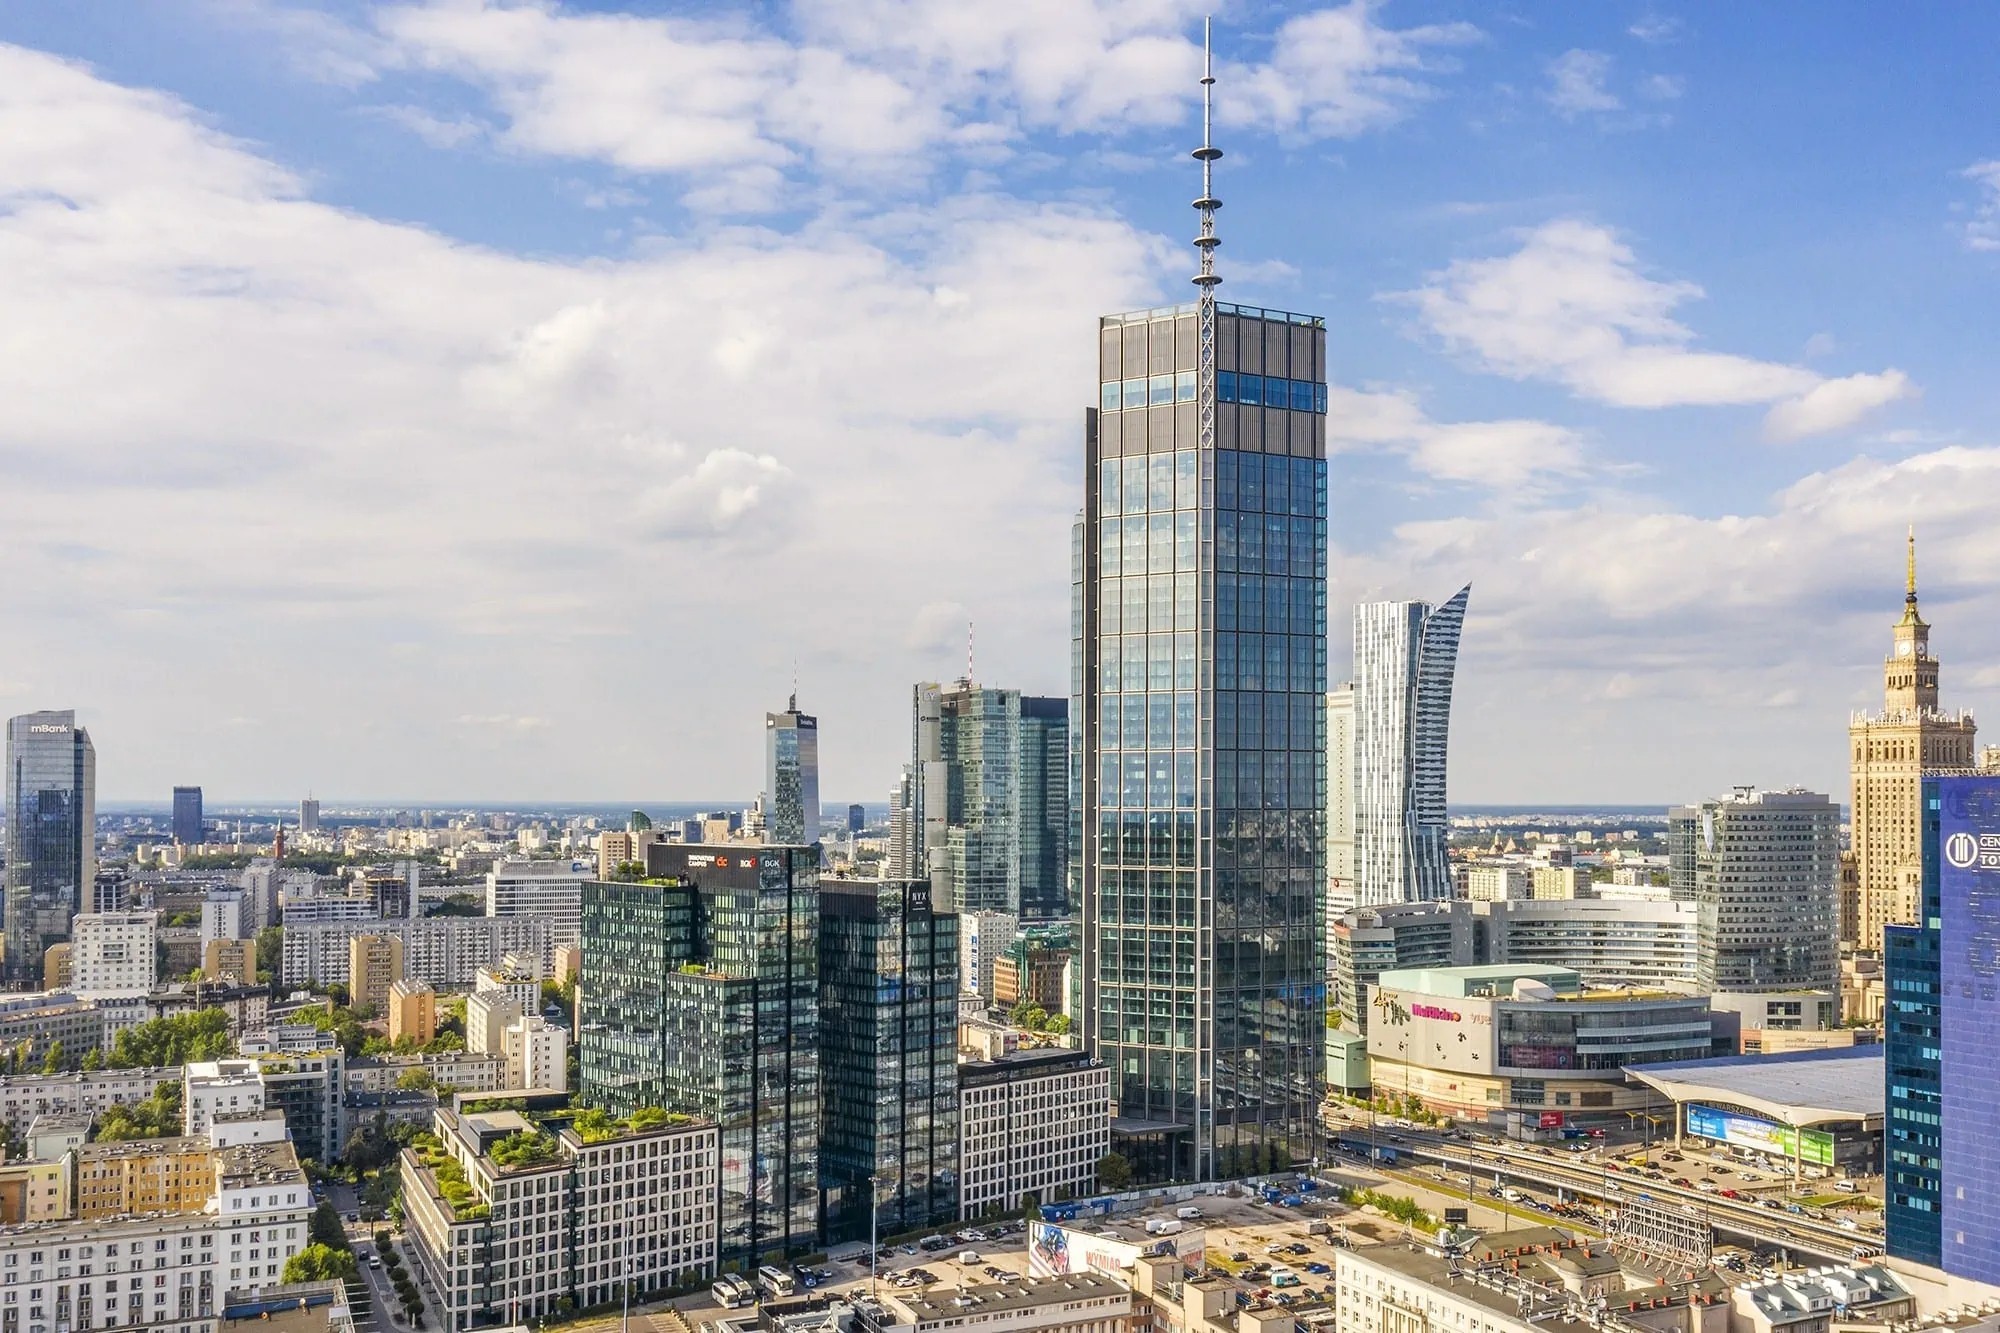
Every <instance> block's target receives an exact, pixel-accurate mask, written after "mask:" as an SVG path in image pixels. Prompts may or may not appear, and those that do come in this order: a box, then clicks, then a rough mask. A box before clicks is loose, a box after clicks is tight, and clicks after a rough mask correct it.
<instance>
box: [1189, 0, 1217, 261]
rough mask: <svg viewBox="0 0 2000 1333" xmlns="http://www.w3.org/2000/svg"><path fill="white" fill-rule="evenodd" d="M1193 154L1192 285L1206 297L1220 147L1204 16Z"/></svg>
mask: <svg viewBox="0 0 2000 1333" xmlns="http://www.w3.org/2000/svg"><path fill="white" fill-rule="evenodd" d="M1194 155H1195V158H1196V159H1197V160H1198V161H1200V163H1201V198H1199V199H1197V200H1195V201H1194V206H1195V209H1196V210H1197V211H1198V212H1199V213H1200V214H1201V235H1199V236H1197V237H1195V238H1194V244H1195V249H1197V250H1199V251H1200V252H1201V272H1199V273H1197V274H1195V276H1194V285H1195V286H1197V287H1199V288H1201V295H1202V299H1203V300H1208V299H1211V297H1212V295H1213V293H1214V291H1215V286H1216V284H1217V283H1219V282H1221V281H1222V278H1221V276H1220V275H1218V274H1217V273H1216V271H1215V247H1216V246H1218V245H1221V244H1222V240H1221V238H1220V237H1218V236H1217V235H1216V234H1215V210H1216V209H1218V208H1221V207H1222V201H1221V200H1220V199H1217V198H1216V197H1215V175H1214V173H1215V160H1216V159H1217V158H1219V157H1221V156H1222V150H1221V149H1220V148H1217V147H1216V146H1215V52H1214V50H1213V49H1212V47H1211V45H1210V43H1209V20H1208V19H1203V20H1202V21H1201V147H1199V148H1197V149H1195V150H1194Z"/></svg>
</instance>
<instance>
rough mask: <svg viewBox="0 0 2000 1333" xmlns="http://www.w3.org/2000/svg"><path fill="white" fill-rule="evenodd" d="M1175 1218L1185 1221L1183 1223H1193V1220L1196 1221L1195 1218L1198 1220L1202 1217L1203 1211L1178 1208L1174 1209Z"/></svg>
mask: <svg viewBox="0 0 2000 1333" xmlns="http://www.w3.org/2000/svg"><path fill="white" fill-rule="evenodd" d="M1174 1216H1175V1217H1178V1218H1180V1219H1181V1221H1183V1222H1190V1221H1193V1220H1194V1219H1195V1218H1197V1217H1200V1216H1201V1209H1199V1208H1176V1209H1174Z"/></svg>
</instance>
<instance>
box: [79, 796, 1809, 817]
mask: <svg viewBox="0 0 2000 1333" xmlns="http://www.w3.org/2000/svg"><path fill="white" fill-rule="evenodd" d="M202 799H203V804H204V806H205V807H206V809H205V811H204V813H209V812H215V813H221V812H241V813H245V814H272V813H276V812H279V811H291V812H293V813H296V812H297V810H298V805H299V802H300V801H301V800H316V801H318V802H319V803H320V805H321V807H322V808H323V809H324V810H325V811H327V812H329V813H334V812H338V811H339V810H341V809H343V808H346V809H357V810H367V811H381V810H433V811H482V812H491V813H508V812H531V813H540V812H545V811H577V812H587V813H599V812H602V811H607V810H618V811H632V810H639V811H643V812H646V813H648V814H650V813H652V812H653V811H655V810H659V811H666V812H670V813H674V814H692V813H694V812H696V811H701V810H722V811H740V810H744V809H747V808H748V805H749V803H748V802H745V801H742V800H705V801H704V800H687V799H677V800H637V801H634V800H604V801H522V800H513V801H508V800H475V801H465V800H439V799H437V798H435V797H427V798H414V797H368V798H365V799H363V798H356V797H349V796H339V797H333V796H315V797H293V798H286V799H279V798H275V797H258V798H239V797H230V798H226V799H220V800H218V799H215V798H211V797H208V796H206V795H204V796H203V798H202ZM1688 804H1691V802H1690V801H1688V800H1685V799H1682V800H1673V801H1657V802H1649V801H1607V802H1602V803H1596V804H1593V803H1590V802H1586V801H1543V802H1534V801H1465V802H1456V801H1454V802H1448V803H1447V804H1446V806H1445V810H1446V813H1447V814H1448V815H1513V814H1544V815H1583V814H1596V815H1627V814H1634V815H1636V814H1661V815H1663V814H1665V813H1666V812H1667V810H1668V809H1669V808H1670V807H1673V806H1676V805H1688ZM1842 804H1844V803H1842ZM849 805H859V806H861V807H862V809H864V810H871V811H872V810H887V809H888V808H889V803H888V802H887V801H883V800H874V801H851V802H850V801H828V800H823V801H821V802H820V810H821V811H822V813H824V812H825V811H829V810H844V809H845V808H846V807H847V806H849ZM97 810H98V813H99V814H105V813H112V812H116V813H133V814H151V813H153V812H155V811H161V812H169V813H170V812H171V811H172V810H173V802H172V801H171V800H170V799H169V800H165V801H162V800H158V799H151V800H143V799H133V798H104V799H101V800H99V801H98V803H97Z"/></svg>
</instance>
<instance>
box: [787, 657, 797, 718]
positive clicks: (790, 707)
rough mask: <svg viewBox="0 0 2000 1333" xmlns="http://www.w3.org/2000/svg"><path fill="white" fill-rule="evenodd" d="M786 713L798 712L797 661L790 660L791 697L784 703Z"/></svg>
mask: <svg viewBox="0 0 2000 1333" xmlns="http://www.w3.org/2000/svg"><path fill="white" fill-rule="evenodd" d="M785 711H786V712H787V713H796V712H798V711H799V659H798V658H796V657H794V658H793V659H792V697H791V698H790V699H788V700H787V701H786V702H785Z"/></svg>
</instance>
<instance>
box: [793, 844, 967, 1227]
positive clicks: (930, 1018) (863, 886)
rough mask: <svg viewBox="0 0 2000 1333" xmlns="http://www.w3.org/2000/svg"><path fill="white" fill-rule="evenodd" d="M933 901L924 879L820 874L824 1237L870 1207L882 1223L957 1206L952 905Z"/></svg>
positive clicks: (937, 1216)
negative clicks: (937, 907)
mask: <svg viewBox="0 0 2000 1333" xmlns="http://www.w3.org/2000/svg"><path fill="white" fill-rule="evenodd" d="M932 906H933V904H932V901H931V896H930V885H929V884H928V883H926V882H925V881H922V880H914V881H896V880H839V879H823V880H821V881H820V892H819V908H820V924H819V978H820V1037H821V1046H820V1071H819V1072H820V1089H821V1106H822V1114H821V1121H820V1180H821V1183H822V1185H823V1186H824V1188H825V1189H826V1191H827V1205H826V1220H827V1239H828V1240H833V1241H838V1240H860V1239H865V1238H867V1236H868V1234H869V1211H870V1209H871V1208H872V1209H873V1211H874V1213H875V1223H876V1231H877V1234H878V1235H882V1236H893V1235H897V1234H899V1233H901V1232H905V1231H911V1230H915V1229H916V1228H919V1227H925V1226H929V1225H931V1224H933V1223H936V1222H948V1221H951V1220H952V1219H953V1218H954V1217H956V1216H957V1215H958V917H957V916H955V915H953V914H952V913H950V912H940V911H933V910H932ZM871 1179H872V1180H873V1182H874V1183H873V1185H872V1187H871V1185H870V1181H871Z"/></svg>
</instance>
